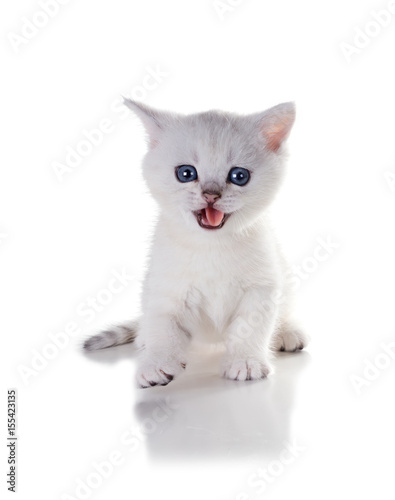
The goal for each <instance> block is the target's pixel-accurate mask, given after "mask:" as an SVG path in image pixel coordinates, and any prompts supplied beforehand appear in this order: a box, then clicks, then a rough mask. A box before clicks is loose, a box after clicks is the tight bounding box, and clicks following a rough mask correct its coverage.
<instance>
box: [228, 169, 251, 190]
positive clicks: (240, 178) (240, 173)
mask: <svg viewBox="0 0 395 500" xmlns="http://www.w3.org/2000/svg"><path fill="white" fill-rule="evenodd" d="M249 180H250V172H249V171H248V170H247V169H246V168H241V167H233V168H231V169H230V171H229V177H228V181H229V182H232V183H233V184H236V185H237V186H245V185H246V184H247V182H248V181H249Z"/></svg>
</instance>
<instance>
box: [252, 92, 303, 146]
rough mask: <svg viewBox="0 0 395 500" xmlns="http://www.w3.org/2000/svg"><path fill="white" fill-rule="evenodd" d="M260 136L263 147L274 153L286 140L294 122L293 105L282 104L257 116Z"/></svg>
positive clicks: (290, 103)
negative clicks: (263, 143)
mask: <svg viewBox="0 0 395 500" xmlns="http://www.w3.org/2000/svg"><path fill="white" fill-rule="evenodd" d="M258 120H259V130H260V134H261V136H262V137H263V140H264V141H265V146H266V148H267V149H269V150H270V151H273V152H276V151H278V149H279V148H280V146H281V144H283V142H284V141H285V140H286V139H287V137H288V136H289V133H290V132H291V129H292V125H293V124H294V121H295V104H294V103H293V102H284V103H283V104H278V105H277V106H274V108H270V109H268V110H266V111H264V112H263V113H261V114H260V115H259V116H258Z"/></svg>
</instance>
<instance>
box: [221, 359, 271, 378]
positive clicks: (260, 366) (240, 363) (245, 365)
mask: <svg viewBox="0 0 395 500" xmlns="http://www.w3.org/2000/svg"><path fill="white" fill-rule="evenodd" d="M270 372H271V368H270V365H269V364H268V363H264V362H263V361H261V360H259V359H255V358H247V359H241V358H233V359H231V360H227V361H225V364H224V377H226V378H229V379H231V380H258V379H261V378H266V377H267V376H268V374H269V373H270Z"/></svg>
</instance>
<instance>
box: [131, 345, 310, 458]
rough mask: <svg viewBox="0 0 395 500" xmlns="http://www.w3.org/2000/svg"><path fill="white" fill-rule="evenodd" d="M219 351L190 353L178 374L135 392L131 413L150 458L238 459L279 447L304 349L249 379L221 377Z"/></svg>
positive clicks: (286, 429)
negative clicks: (162, 384)
mask: <svg viewBox="0 0 395 500" xmlns="http://www.w3.org/2000/svg"><path fill="white" fill-rule="evenodd" d="M220 355H221V353H220V352H210V353H208V352H207V351H205V352H202V351H200V352H198V353H196V352H195V353H194V354H193V356H192V359H190V360H189V363H188V369H187V370H186V372H185V374H184V375H183V376H182V377H180V378H179V379H177V380H174V381H173V382H172V383H170V384H169V385H168V386H166V387H152V388H150V389H143V390H141V391H140V392H139V394H138V395H139V399H138V402H137V403H136V405H135V412H136V415H137V417H138V420H139V422H140V424H141V427H142V431H143V433H144V435H145V441H146V446H147V451H148V453H149V455H150V457H151V458H154V459H155V458H159V459H161V458H163V459H165V458H166V459H169V458H170V457H173V458H193V457H196V458H202V457H206V458H210V457H213V458H214V457H221V458H226V457H228V458H233V457H234V458H238V457H240V456H253V455H254V456H255V455H257V454H258V455H266V454H267V453H270V454H272V453H275V452H279V451H280V450H281V449H282V448H283V446H284V441H287V440H288V439H289V433H290V417H291V412H292V409H293V406H294V399H295V397H296V396H295V386H296V383H297V379H298V375H299V374H300V373H301V371H302V370H303V368H304V367H305V366H306V365H307V364H308V362H309V358H310V356H309V354H308V353H307V352H303V351H302V352H297V353H290V354H288V353H281V354H279V355H278V356H277V357H276V359H275V361H274V365H275V370H276V372H275V373H274V374H273V375H272V376H271V377H269V379H267V380H262V381H248V382H235V381H230V380H225V379H223V378H221V377H220V376H219V363H220Z"/></svg>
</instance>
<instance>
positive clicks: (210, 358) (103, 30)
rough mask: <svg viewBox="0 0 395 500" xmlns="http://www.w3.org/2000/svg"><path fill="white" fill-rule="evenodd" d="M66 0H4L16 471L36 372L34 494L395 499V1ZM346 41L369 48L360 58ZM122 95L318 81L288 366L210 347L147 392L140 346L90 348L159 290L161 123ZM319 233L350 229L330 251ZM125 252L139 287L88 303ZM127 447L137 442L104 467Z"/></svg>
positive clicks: (261, 97)
mask: <svg viewBox="0 0 395 500" xmlns="http://www.w3.org/2000/svg"><path fill="white" fill-rule="evenodd" d="M64 3H65V5H62V6H61V7H60V8H59V11H58V12H57V13H56V15H54V16H53V18H51V19H50V20H49V21H48V22H47V23H46V25H45V26H43V27H41V28H39V29H38V30H37V33H34V32H33V35H30V36H31V38H30V40H27V43H20V44H19V43H16V42H15V36H14V35H19V36H21V33H22V29H23V26H25V24H26V19H27V20H28V21H31V20H32V19H34V20H36V21H38V22H40V21H41V22H43V23H44V24H45V18H44V21H43V18H42V16H41V18H40V15H38V14H37V12H40V11H42V7H40V4H39V3H38V2H36V1H34V0H20V1H18V2H3V3H2V6H1V11H0V18H1V32H2V43H1V48H0V50H1V56H2V65H1V68H2V78H1V86H2V91H1V95H0V100H1V123H2V130H1V139H2V147H1V179H0V235H1V236H0V276H1V281H0V293H1V304H2V308H1V332H2V342H3V344H4V343H5V346H4V347H3V348H2V349H1V352H2V355H3V358H4V359H3V361H2V364H1V366H2V370H3V369H4V371H5V375H3V376H2V380H3V382H4V385H5V387H4V390H3V391H2V396H1V408H2V412H3V413H2V414H3V417H2V419H1V421H2V425H3V431H4V439H3V442H2V455H1V457H2V462H1V463H2V464H3V466H2V470H3V475H2V484H1V489H2V491H4V490H6V479H5V472H4V471H5V470H6V463H5V462H6V459H7V456H6V455H7V451H6V436H5V432H6V428H5V426H6V388H11V387H13V388H17V390H18V403H19V405H18V406H19V408H18V435H19V442H18V455H19V459H18V495H19V497H20V498H22V499H29V500H30V499H31V498H40V499H42V500H46V499H57V498H59V499H61V498H63V499H66V498H69V499H70V498H94V499H98V500H99V499H108V498H117V499H119V500H123V499H127V498H138V499H140V500H145V499H151V498H162V499H170V498H171V499H176V500H178V499H184V498H188V499H201V498H207V499H210V500H211V499H212V500H227V499H232V500H233V499H234V500H249V499H257V498H270V499H288V498H294V497H297V498H305V499H310V498H311V499H315V498H322V499H332V498H342V499H343V498H344V499H348V498H359V499H370V498H381V499H388V500H390V499H393V498H394V494H395V493H394V490H393V479H392V478H393V465H394V463H393V462H394V461H393V449H394V445H395V436H394V426H393V422H394V413H395V411H394V404H393V398H394V385H393V384H394V374H395V360H394V359H391V358H390V357H389V355H388V354H387V355H386V354H383V353H384V351H383V345H388V344H389V343H390V342H394V341H395V319H394V282H395V271H394V259H395V257H394V255H395V238H394V210H395V186H394V181H393V180H392V181H391V179H393V178H394V176H395V146H394V116H395V100H394V89H395V72H394V56H395V48H394V47H395V14H388V15H387V16H386V17H387V18H388V19H387V24H388V25H387V26H385V27H380V26H379V25H378V24H376V25H375V24H373V25H372V24H368V23H370V22H371V21H373V20H374V16H373V14H372V11H375V12H378V11H380V10H382V9H387V5H388V2H386V1H379V0H374V1H373V0H372V1H365V2H360V1H357V0H348V1H340V0H336V1H332V2H317V1H315V2H313V1H303V0H300V1H298V2H295V1H291V0H283V1H274V0H266V1H264V2H263V1H259V0H244V1H239V2H237V1H233V2H232V1H229V2H227V0H224V1H223V2H222V4H223V5H231V4H233V7H232V6H231V7H229V8H228V9H227V10H226V11H224V12H223V15H222V16H221V15H220V14H219V10H218V9H219V7H217V8H216V7H215V2H214V1H213V0H204V1H195V2H193V1H189V2H186V1H184V2H182V1H181V0H168V1H166V2H164V1H160V0H151V1H149V2H133V1H126V0H113V1H111V2H104V1H97V0H96V1H93V0H85V1H84V2H77V1H70V2H68V3H67V2H64ZM66 3H67V4H66ZM217 3H218V2H217ZM219 3H221V2H219ZM236 4H237V5H236ZM384 17H385V16H384ZM384 17H382V19H384ZM25 18H26V19H25ZM357 28H358V29H360V30H365V29H367V30H368V31H369V30H370V33H371V35H369V37H368V38H367V39H366V40H367V41H366V40H365V41H364V40H363V35H361V32H358V31H357V30H356V29H357ZM25 29H26V28H25ZM357 33H359V38H358V37H357ZM372 33H374V35H375V36H373V35H372ZM10 34H13V35H10ZM355 37H357V39H356V40H355V41H354V39H355ZM11 38H12V39H13V40H14V42H12V41H11ZM344 43H347V44H352V45H354V46H355V43H359V45H363V44H364V43H365V45H366V47H364V48H357V49H355V50H354V53H353V54H352V55H350V56H349V57H348V58H347V57H346V56H345V54H344V50H345V49H344V46H343V45H342V44H344ZM342 47H343V48H342ZM348 50H350V47H348ZM158 69H159V71H160V73H161V74H162V76H160V77H158V76H157V80H158V81H155V80H153V79H152V78H150V77H149V76H147V75H149V74H150V72H152V71H153V70H155V71H157V70H158ZM163 74H165V75H163ZM143 83H144V84H145V85H146V87H147V84H148V86H149V88H145V89H144V88H143V87H142V85H143ZM121 94H123V95H130V96H134V97H138V98H141V100H144V101H145V102H147V103H149V104H151V105H153V106H157V107H159V108H164V109H171V110H174V111H178V112H186V113H187V112H198V111H203V110H207V109H211V108H218V109H224V110H227V111H233V112H239V113H247V112H256V111H261V110H263V109H266V108H267V107H269V106H272V105H275V104H277V103H279V102H283V101H288V100H295V101H296V104H297V121H296V124H295V128H294V130H293V132H292V136H291V138H290V141H289V148H290V153H291V156H290V162H289V169H288V177H287V180H286V183H285V185H284V186H283V189H282V191H281V193H280V195H279V196H278V198H277V200H276V203H275V206H274V207H273V216H274V219H275V221H276V225H277V230H278V233H279V235H280V237H281V239H282V241H283V243H284V248H285V251H286V253H287V255H288V257H289V260H290V262H291V263H292V264H293V265H294V266H301V268H302V270H303V269H306V268H308V269H309V270H308V271H307V272H306V270H305V271H304V274H303V276H304V278H303V279H301V283H300V287H299V304H298V314H299V316H300V317H301V319H302V320H303V322H304V324H305V327H306V330H307V331H308V332H309V334H310V335H311V337H312V343H311V345H310V346H309V348H308V349H307V350H306V351H304V352H301V353H298V354H296V355H283V356H279V357H278V359H277V360H276V363H275V364H276V373H275V374H274V375H273V377H272V378H271V379H269V380H267V381H263V382H259V383H250V384H249V383H233V382H230V381H225V380H222V379H220V378H219V377H218V366H217V364H218V359H217V358H218V353H216V352H211V353H200V354H199V353H198V355H197V356H196V363H195V364H193V363H192V366H190V367H188V368H189V370H187V371H186V373H185V375H184V377H183V378H181V379H179V380H177V381H174V382H173V383H172V384H170V385H169V386H167V387H166V388H154V389H151V390H147V391H140V390H137V389H136V388H135V386H134V372H135V367H136V359H135V352H134V348H133V346H124V347H119V348H116V349H112V350H108V351H107V352H105V351H103V352H100V353H96V354H92V355H89V356H85V355H84V354H82V353H81V351H80V349H79V346H80V344H81V341H82V340H83V339H84V338H86V336H87V335H88V334H89V333H93V332H95V331H97V330H98V329H100V328H102V327H104V326H106V325H107V324H108V323H111V322H118V321H122V320H124V319H128V318H130V317H132V316H133V314H134V313H135V312H136V311H137V307H138V292H139V286H140V284H139V283H140V280H141V277H142V276H143V272H144V267H143V266H144V261H145V257H146V255H147V251H148V241H149V235H150V233H151V231H152V226H153V223H154V220H155V211H156V207H155V206H154V205H153V203H152V201H151V200H150V197H149V195H148V194H147V192H146V189H145V187H144V185H143V183H142V178H141V174H140V167H139V164H140V162H141V158H142V156H143V154H144V151H145V144H144V134H143V130H142V128H141V125H140V124H139V122H138V120H137V119H136V118H134V117H132V115H131V114H130V115H129V114H128V112H122V113H121V112H120V111H119V109H118V108H116V109H117V111H116V110H114V106H117V104H114V102H115V101H117V100H119V98H120V95H121ZM125 116H126V117H125ZM103 119H106V120H107V122H106V123H107V125H108V120H111V128H112V131H111V132H108V133H106V134H105V136H104V138H103V141H102V142H101V143H100V144H98V145H96V146H94V147H92V148H91V149H92V151H91V153H90V154H88V155H86V156H85V158H83V159H82V160H81V162H80V164H79V165H78V166H75V167H74V168H72V170H71V172H68V173H66V174H64V175H63V176H61V177H62V180H60V179H59V175H56V173H55V170H54V162H60V163H65V159H66V153H67V151H68V150H69V149H68V148H74V149H75V148H77V147H78V145H80V143H81V141H83V140H84V134H83V131H84V130H88V131H89V130H92V129H94V128H97V127H98V126H99V124H100V123H101V120H103ZM320 238H322V239H324V240H329V241H331V242H332V244H333V246H334V247H336V248H333V249H332V251H331V252H330V253H328V254H327V255H326V258H325V260H323V261H321V262H317V261H316V262H314V255H315V250H316V249H317V246H319V245H320V241H321V240H320ZM306 259H307V261H306ZM123 271H124V272H127V273H128V275H130V276H133V278H132V279H131V280H130V281H129V283H128V286H125V287H124V289H123V290H122V291H120V292H119V293H118V294H116V295H114V296H113V297H112V298H110V300H109V303H108V304H107V305H103V306H102V310H101V311H99V312H97V313H95V315H92V316H94V317H89V318H88V316H87V315H85V316H82V315H81V310H86V307H87V306H86V300H87V299H88V297H96V296H97V295H99V297H104V296H106V297H107V298H108V294H107V295H103V294H105V293H106V292H103V289H106V288H107V286H108V284H109V282H110V280H111V277H112V276H113V273H114V272H118V273H122V272H123ZM81 308H82V309H81ZM78 311H80V312H78ZM70 322H72V323H74V324H75V325H76V326H77V328H78V331H79V333H78V335H76V336H74V337H73V338H69V341H68V344H67V345H65V346H63V347H61V348H59V349H57V350H56V351H54V348H53V345H54V344H53V340H51V338H50V337H49V335H50V334H56V333H59V332H64V331H65V328H67V325H68V324H69V323H70ZM64 337H65V336H64V335H63V339H64ZM67 338H68V337H67ZM64 342H65V343H66V341H65V340H64ZM50 344H52V350H51V346H50ZM48 345H49V347H48ZM46 349H47V350H46ZM43 353H47V354H48V353H49V354H50V355H51V356H52V359H50V360H49V359H46V358H45V357H42V356H43ZM380 353H381V354H380ZM40 359H41V362H40ZM376 361H377V363H378V364H379V365H380V366H381V368H376V369H375V368H374V367H373V365H374V364H375V363H376ZM34 363H35V365H34V366H35V367H36V368H37V363H38V364H40V363H41V365H40V367H39V368H40V369H36V370H35V371H34V372H26V369H27V368H29V369H33V364H34ZM368 363H373V365H369V366H370V368H369V369H367V368H366V367H367V366H368ZM364 372H365V373H364ZM22 373H25V376H24V377H23V376H22ZM26 373H29V375H26ZM357 377H360V379H357ZM366 377H370V380H368V379H366ZM356 380H359V384H360V385H359V388H358V387H357V382H356ZM166 398H168V399H167V400H166ZM166 401H167V403H166V404H167V405H170V406H168V408H167V413H164V412H163V410H160V411H159V410H158V408H160V406H158V404H160V403H161V404H162V405H163V404H164V402H166ZM169 408H170V409H169ZM159 414H160V417H158V415H159ZM158 419H159V420H160V421H159V420H158ZM125 432H130V434H128V435H127V437H126V438H125V434H124V433H125ZM132 433H134V435H135V436H137V437H135V438H134V441H133V443H134V445H133V446H132V445H131V444H130V443H131V442H132V441H131V440H130V439H129V438H130V435H131V434H132ZM2 435H3V434H2ZM125 439H126V440H127V439H129V441H128V442H126V441H125ZM128 443H129V444H128ZM295 443H296V446H297V450H299V451H296V452H294V457H292V456H291V455H289V453H288V454H284V450H285V449H286V448H287V446H289V445H290V444H292V445H293V446H295ZM113 451H116V452H118V454H119V456H120V461H122V464H121V465H116V466H114V467H113V471H110V472H108V477H106V478H104V479H102V478H101V477H99V476H97V475H96V476H95V475H94V474H93V475H92V473H94V471H95V468H94V465H93V463H94V462H96V463H99V462H103V461H108V460H109V457H110V454H111V453H112V452H113ZM284 456H287V458H288V460H287V463H286V464H284V463H282V462H281V460H284V458H282V457H284ZM290 457H291V458H290ZM259 474H260V475H261V477H260V479H259V477H258V476H259ZM262 478H266V479H262ZM78 481H83V482H84V483H85V484H86V482H87V481H88V483H90V484H91V487H90V490H88V489H86V488H85V490H84V488H82V489H81V490H80V491H76V488H77V485H78V484H81V483H79V482H78ZM95 481H96V482H95ZM99 482H101V484H100V485H98V483H99ZM88 488H89V486H88ZM7 494H8V495H9V496H11V493H9V492H7ZM67 495H70V496H67ZM84 495H85V496H84Z"/></svg>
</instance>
